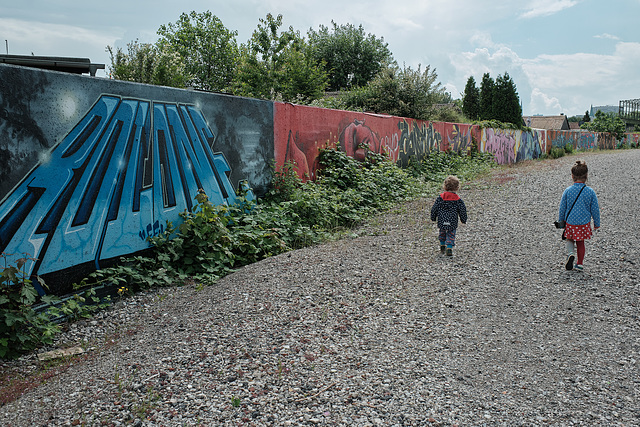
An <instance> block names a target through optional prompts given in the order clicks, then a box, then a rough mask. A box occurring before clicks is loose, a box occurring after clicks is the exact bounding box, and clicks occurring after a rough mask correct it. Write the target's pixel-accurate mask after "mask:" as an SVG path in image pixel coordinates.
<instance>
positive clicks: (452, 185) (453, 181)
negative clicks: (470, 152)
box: [442, 175, 460, 193]
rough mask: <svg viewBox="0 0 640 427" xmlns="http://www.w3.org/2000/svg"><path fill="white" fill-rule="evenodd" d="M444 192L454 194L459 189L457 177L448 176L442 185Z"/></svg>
mask: <svg viewBox="0 0 640 427" xmlns="http://www.w3.org/2000/svg"><path fill="white" fill-rule="evenodd" d="M442 189H443V190H444V191H451V192H454V193H455V192H456V191H458V190H459V189H460V180H459V179H458V177H457V176H453V175H449V176H448V177H447V178H446V179H445V180H444V184H443V185H442Z"/></svg>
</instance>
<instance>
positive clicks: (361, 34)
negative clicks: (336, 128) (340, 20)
mask: <svg viewBox="0 0 640 427" xmlns="http://www.w3.org/2000/svg"><path fill="white" fill-rule="evenodd" d="M331 24H332V25H333V28H332V29H331V30H330V29H329V28H328V27H325V26H324V25H320V28H319V29H318V31H314V30H313V29H309V31H308V32H307V38H308V40H309V45H310V47H311V54H312V55H313V57H314V59H315V60H316V62H317V64H319V65H320V64H324V66H325V67H326V69H327V70H328V74H329V85H328V90H332V91H337V90H341V89H348V88H351V87H359V86H364V85H366V84H367V83H368V82H369V81H371V80H372V79H373V78H374V77H375V76H376V75H377V74H378V73H379V72H380V71H381V70H382V69H383V68H384V67H386V66H388V65H394V64H395V61H394V60H393V56H392V54H391V51H390V50H389V48H388V45H387V43H385V42H384V39H383V38H376V36H375V35H373V34H366V33H365V30H364V28H363V26H362V25H360V26H358V27H356V26H354V25H353V24H346V25H338V24H336V23H335V22H333V21H331Z"/></svg>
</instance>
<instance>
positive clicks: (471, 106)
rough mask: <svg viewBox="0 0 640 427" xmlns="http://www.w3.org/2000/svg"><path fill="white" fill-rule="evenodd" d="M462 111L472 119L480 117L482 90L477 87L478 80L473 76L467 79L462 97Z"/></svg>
mask: <svg viewBox="0 0 640 427" xmlns="http://www.w3.org/2000/svg"><path fill="white" fill-rule="evenodd" d="M462 112H463V113H464V115H465V116H467V118H469V119H471V120H478V119H479V118H480V91H479V90H478V88H477V87H476V80H475V79H474V78H473V76H471V77H469V79H467V85H466V86H465V88H464V97H463V98H462Z"/></svg>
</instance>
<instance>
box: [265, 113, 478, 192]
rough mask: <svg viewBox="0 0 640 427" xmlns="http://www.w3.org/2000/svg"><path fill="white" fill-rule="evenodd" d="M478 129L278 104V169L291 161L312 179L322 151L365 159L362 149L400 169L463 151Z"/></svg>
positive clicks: (456, 124) (468, 146) (275, 138)
mask: <svg viewBox="0 0 640 427" xmlns="http://www.w3.org/2000/svg"><path fill="white" fill-rule="evenodd" d="M473 139H476V140H478V139H479V128H478V127H477V126H473V125H469V124H458V123H444V122H428V121H424V120H414V119H406V118H402V117H394V116H387V115H379V114H370V113H358V112H353V111H342V110H330V109H324V108H315V107H308V106H301V105H293V104H285V103H279V102H276V103H275V105H274V154H275V163H276V167H278V168H280V167H282V166H283V165H284V164H285V163H287V162H291V163H294V164H295V165H296V167H297V168H298V173H299V175H300V176H301V177H302V178H303V179H313V178H314V177H315V171H316V168H317V157H318V152H319V150H320V149H321V148H325V147H327V148H336V147H338V148H339V149H341V150H342V151H344V152H345V153H347V155H349V156H351V157H353V158H356V159H364V156H365V150H364V149H363V148H362V147H363V146H366V147H367V148H368V149H369V150H371V151H373V152H375V153H386V154H388V155H389V157H390V158H391V159H393V161H395V162H396V163H398V164H399V165H400V166H406V164H407V163H408V162H409V159H410V158H415V159H417V160H420V159H422V158H423V157H424V156H426V155H428V154H429V153H431V152H434V151H446V150H453V151H457V152H459V151H466V150H468V149H469V148H470V147H471V145H472V143H473Z"/></svg>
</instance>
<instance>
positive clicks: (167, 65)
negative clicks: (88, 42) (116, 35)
mask: <svg viewBox="0 0 640 427" xmlns="http://www.w3.org/2000/svg"><path fill="white" fill-rule="evenodd" d="M107 52H109V56H110V57H111V65H110V66H109V76H110V77H111V78H112V79H116V80H126V81H130V82H137V83H147V84H153V85H160V86H171V87H180V88H182V87H185V86H186V85H187V82H188V81H189V74H188V73H187V71H186V70H185V67H184V64H183V63H182V60H181V58H180V56H179V55H178V54H176V53H175V52H171V51H170V50H168V49H165V48H162V47H159V46H156V45H154V44H150V43H138V41H137V40H135V41H132V42H130V43H128V44H127V52H126V53H125V52H124V51H123V50H122V49H121V48H117V49H114V48H112V47H111V46H107Z"/></svg>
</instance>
